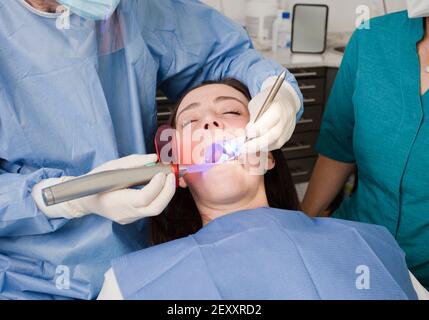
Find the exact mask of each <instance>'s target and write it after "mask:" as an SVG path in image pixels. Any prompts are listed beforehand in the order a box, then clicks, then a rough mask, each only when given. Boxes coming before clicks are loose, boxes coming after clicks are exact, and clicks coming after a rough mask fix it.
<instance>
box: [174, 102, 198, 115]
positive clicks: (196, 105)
mask: <svg viewBox="0 0 429 320" xmlns="http://www.w3.org/2000/svg"><path fill="white" fill-rule="evenodd" d="M199 106H201V103H199V102H195V103H191V104H190V105H189V106H187V107H185V108H183V110H182V111H180V112H179V113H178V115H177V116H176V119H179V117H180V115H181V114H182V113H183V112H185V111H189V110H192V109H195V108H197V107H199Z"/></svg>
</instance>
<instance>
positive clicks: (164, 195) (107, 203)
mask: <svg viewBox="0 0 429 320" xmlns="http://www.w3.org/2000/svg"><path fill="white" fill-rule="evenodd" d="M157 159H158V158H157V155H156V154H150V155H131V156H128V157H125V158H121V159H117V160H113V161H109V162H107V163H105V164H103V165H101V166H100V167H97V168H95V169H94V170H92V171H91V172H89V173H88V174H93V173H98V172H103V171H108V170H116V169H127V168H136V167H141V166H144V165H147V164H150V163H155V162H157ZM73 178H75V177H61V178H54V179H46V180H42V181H41V182H39V183H38V184H36V185H35V186H34V187H33V190H32V193H31V194H32V196H33V199H34V201H35V202H36V204H37V206H38V207H39V209H40V210H41V211H42V212H43V213H45V214H46V215H47V216H48V217H50V218H66V219H74V218H79V217H82V216H85V215H88V214H93V213H94V214H97V215H100V216H102V217H105V218H107V219H110V220H112V221H115V222H117V223H120V224H129V223H132V222H135V221H137V220H139V219H142V218H144V217H150V216H156V215H159V214H160V213H161V212H162V211H163V210H164V208H165V207H166V206H167V205H168V203H169V202H170V200H171V199H172V197H173V195H174V193H175V192H176V177H175V175H174V174H173V173H171V174H168V175H166V174H164V173H159V174H157V175H156V176H154V177H153V179H152V180H151V181H150V183H149V184H147V185H146V186H144V187H143V189H141V190H136V189H122V190H117V191H112V192H105V193H100V194H96V195H92V196H88V197H84V198H80V199H76V200H72V201H68V202H63V203H59V204H56V205H53V206H46V205H45V204H44V202H43V199H42V189H44V188H46V187H50V186H52V185H54V184H57V183H61V182H64V181H68V180H70V179H73Z"/></svg>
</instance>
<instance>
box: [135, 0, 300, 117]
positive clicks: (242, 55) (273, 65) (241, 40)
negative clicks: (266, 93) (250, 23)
mask: <svg viewBox="0 0 429 320" xmlns="http://www.w3.org/2000/svg"><path fill="white" fill-rule="evenodd" d="M143 2H145V3H146V5H145V8H143V9H142V10H143V11H144V12H146V13H148V12H149V14H147V15H144V16H145V18H146V17H147V18H146V22H143V24H144V27H143V29H144V30H145V35H144V36H147V38H149V41H148V45H149V48H150V50H151V51H152V53H153V55H154V57H156V58H157V59H158V61H159V70H160V71H159V75H158V82H159V83H160V84H161V88H162V89H163V91H164V92H165V93H166V94H167V95H168V96H169V98H171V99H173V100H176V99H177V98H178V97H180V96H181V95H182V94H183V92H184V91H186V90H188V89H190V88H192V87H193V86H194V85H196V84H199V83H201V82H203V81H207V80H219V79H223V78H227V77H232V78H236V79H237V80H240V81H241V82H243V83H244V84H246V85H247V86H248V87H249V90H250V92H251V94H252V97H255V96H256V95H257V94H258V93H259V92H261V89H262V88H263V85H264V83H265V84H268V83H270V82H271V81H272V79H273V77H276V76H278V75H279V74H280V73H281V72H282V71H283V70H284V68H283V67H282V66H281V65H280V64H278V63H277V62H275V61H273V60H269V59H265V58H264V57H263V56H262V55H261V54H260V53H259V52H258V51H256V50H255V49H254V48H253V45H252V43H251V40H250V38H249V37H248V35H247V33H246V31H245V30H244V29H243V28H242V27H240V26H238V25H236V24H235V23H234V22H232V21H231V20H229V19H228V18H226V17H225V16H223V15H222V14H220V13H219V12H217V11H216V10H214V9H212V8H210V7H209V6H207V5H205V4H203V3H201V2H199V1H195V0H187V1H185V0H174V1H173V0H167V1H143ZM148 15H149V16H148ZM151 40H152V41H151ZM286 82H287V84H286V86H285V88H287V90H291V91H293V92H292V93H291V94H292V95H294V96H295V97H296V96H297V97H298V99H295V101H296V100H298V103H297V104H298V105H297V106H294V108H295V110H296V114H297V119H299V118H300V117H301V115H302V112H303V104H302V100H303V99H302V94H301V93H300V90H299V88H298V84H297V82H296V80H295V78H294V77H293V75H292V74H291V73H289V72H288V74H287V79H286Z"/></svg>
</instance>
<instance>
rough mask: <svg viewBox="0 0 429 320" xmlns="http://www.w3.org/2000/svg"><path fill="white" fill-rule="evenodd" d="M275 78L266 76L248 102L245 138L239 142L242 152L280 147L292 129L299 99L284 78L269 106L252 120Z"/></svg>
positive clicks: (293, 128)
mask: <svg viewBox="0 0 429 320" xmlns="http://www.w3.org/2000/svg"><path fill="white" fill-rule="evenodd" d="M276 79H277V77H272V78H269V79H267V80H266V81H265V82H264V83H263V85H262V89H261V92H260V93H259V94H258V95H256V96H255V97H254V98H253V99H252V100H251V101H250V103H249V107H248V108H249V112H250V122H249V124H248V125H247V127H246V135H247V138H248V139H249V141H248V142H246V143H245V144H244V145H243V146H242V149H241V152H242V153H256V152H258V151H271V150H276V149H280V148H281V147H282V146H283V145H284V144H285V143H286V142H287V141H289V139H290V137H291V136H292V134H293V131H294V130H295V126H296V117H297V113H298V112H299V110H300V108H301V100H300V98H299V96H298V94H297V92H296V91H295V89H294V88H293V87H292V86H291V85H290V84H289V83H288V82H284V84H283V85H282V87H281V88H280V90H279V92H278V94H277V96H276V98H275V99H274V101H273V103H272V104H271V107H270V108H269V109H268V110H267V111H266V112H265V113H264V114H263V115H262V116H261V117H260V118H259V120H258V121H257V122H255V123H254V119H255V118H256V115H257V114H258V112H259V110H260V109H261V108H262V105H263V104H264V102H265V100H266V98H267V97H268V94H269V92H270V91H271V88H272V86H273V85H274V82H275V81H276Z"/></svg>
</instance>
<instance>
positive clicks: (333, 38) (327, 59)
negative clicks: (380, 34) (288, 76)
mask: <svg viewBox="0 0 429 320" xmlns="http://www.w3.org/2000/svg"><path fill="white" fill-rule="evenodd" d="M350 37H351V34H350V33H330V34H328V37H327V44H326V47H327V49H326V51H325V52H324V53H322V54H302V53H291V51H290V49H278V51H277V52H272V51H261V52H262V54H263V55H264V56H265V57H266V58H269V59H273V60H275V61H277V62H278V63H280V64H282V65H283V66H285V67H286V68H288V69H293V68H309V67H331V68H339V67H340V65H341V61H342V59H343V53H341V52H340V51H336V50H335V48H338V47H342V46H343V47H345V46H346V45H347V43H348V41H349V39H350Z"/></svg>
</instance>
